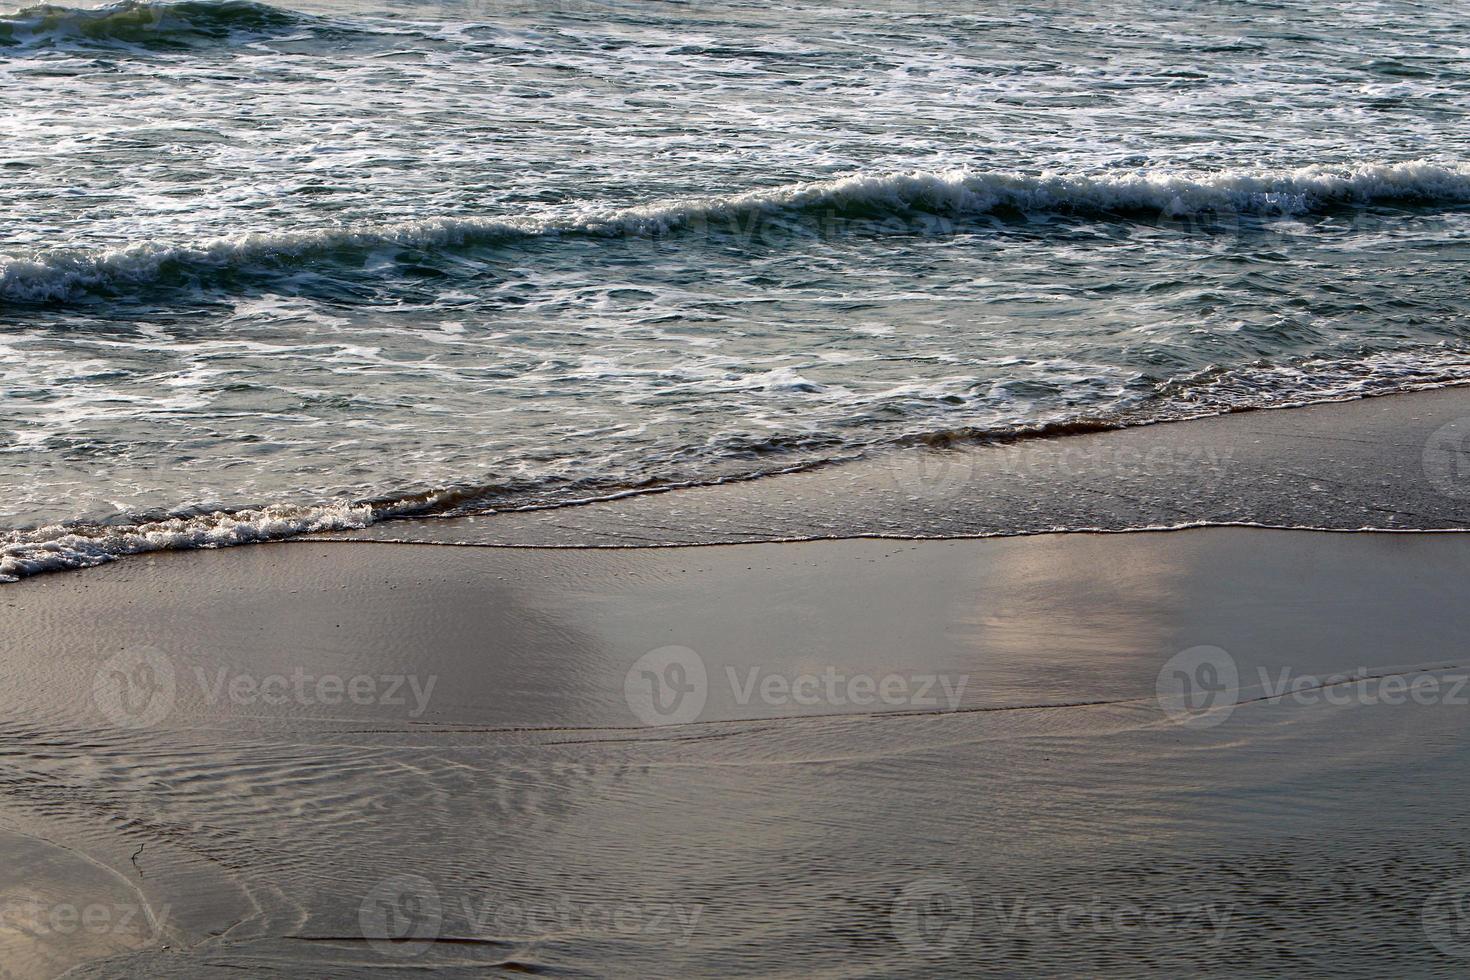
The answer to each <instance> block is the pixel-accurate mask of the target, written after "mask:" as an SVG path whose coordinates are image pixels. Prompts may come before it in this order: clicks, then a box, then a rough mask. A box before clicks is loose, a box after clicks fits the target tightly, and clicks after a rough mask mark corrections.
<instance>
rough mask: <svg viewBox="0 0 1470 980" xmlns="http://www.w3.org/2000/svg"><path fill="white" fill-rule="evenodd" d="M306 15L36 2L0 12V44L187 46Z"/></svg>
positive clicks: (142, 3) (222, 3) (143, 0)
mask: <svg viewBox="0 0 1470 980" xmlns="http://www.w3.org/2000/svg"><path fill="white" fill-rule="evenodd" d="M309 19H311V18H308V17H306V16H305V15H302V14H297V13H293V12H291V11H288V10H280V9H278V8H276V7H272V6H269V5H268V4H263V3H254V2H252V0H180V2H176V3H159V2H150V0H124V2H122V3H114V4H109V5H108V6H105V7H95V8H86V7H58V6H53V5H51V4H38V5H36V6H33V7H26V8H24V9H23V10H19V11H16V12H15V13H9V14H0V47H16V46H24V47H45V46H54V45H57V44H63V43H66V42H68V41H78V42H121V43H124V44H141V45H145V46H151V47H188V46H190V45H191V44H194V43H198V42H200V41H217V40H223V39H226V38H228V37H230V36H231V35H234V34H237V33H261V32H268V31H279V30H283V29H286V28H290V27H293V26H296V25H298V24H300V23H303V22H304V21H306V20H309Z"/></svg>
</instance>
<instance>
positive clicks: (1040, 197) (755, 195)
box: [0, 4, 1470, 303]
mask: <svg viewBox="0 0 1470 980" xmlns="http://www.w3.org/2000/svg"><path fill="white" fill-rule="evenodd" d="M173 6H175V7H183V6H189V5H188V4H175V5H173ZM206 6H219V5H217V4H216V5H206ZM268 9H269V8H268ZM1388 203H1399V204H1416V205H1427V206H1449V205H1460V204H1466V203H1470V164H1465V163H1455V164H1438V163H1430V162H1425V161H1412V162H1406V163H1396V164H1365V165H1360V166H1357V167H1350V168H1334V167H1304V168H1301V169H1297V170H1284V171H1259V170H1234V171H1222V172H1219V173H1215V174H1206V175H1190V174H1172V173H1160V172H1150V171H1134V172H1128V173H1108V174H1094V175H1089V174H1062V173H1055V172H1050V171H1048V172H1043V173H1041V174H1035V175H1032V174H1023V173H1016V172H1007V171H975V170H964V169H959V170H946V171H934V172H929V171H915V172H912V173H901V174H873V175H864V174H859V175H856V176H852V177H844V178H841V179H837V180H824V181H809V182H803V183H796V184H787V185H783V186H779V187H772V188H763V189H759V190H753V191H746V192H744V193H740V194H732V195H709V196H701V197H688V198H678V199H674V200H670V201H663V202H657V203H653V204H647V205H642V206H637V207H630V208H612V207H607V206H580V207H573V208H568V209H566V210H564V211H562V212H559V213H551V214H544V215H538V216H535V217H525V216H520V217H517V216H509V217H504V218H488V217H462V218H455V217H444V218H435V219H430V220H423V221H412V222H403V223H398V224H385V225H369V226H363V227H360V228H354V227H351V226H345V227H335V228H326V229H318V230H308V231H280V232H262V233H256V234H246V235H238V236H225V237H219V238H212V239H208V240H204V241H199V242H193V243H185V244H165V243H158V242H144V243H139V244H136V245H130V246H126V247H122V248H115V249H107V250H97V251H87V250H54V251H42V252H38V253H35V254H32V255H4V254H0V299H5V300H9V301H12V302H31V303H35V302H56V301H62V300H66V299H70V298H74V297H76V296H78V295H80V294H84V293H87V292H95V291H101V292H115V291H118V290H123V289H127V288H130V287H134V286H140V285H147V284H150V283H157V282H160V281H166V280H181V281H187V282H193V283H200V282H204V283H209V282H214V283H219V282H220V281H221V280H224V279H227V278H228V277H229V275H231V274H232V273H235V272H243V271H248V270H251V269H257V270H267V271H268V270H269V269H270V268H272V267H281V266H288V267H294V266H297V265H299V264H301V263H304V262H310V261H313V260H327V261H332V260H333V259H336V260H340V261H347V260H350V259H352V258H353V257H360V256H361V255H362V254H363V253H365V252H367V251H371V250H374V249H380V248H385V247H388V248H391V247H403V248H448V247H458V246H465V245H483V244H488V243H493V242H495V241H502V240H504V241H511V240H517V239H526V238H537V237H541V238H554V237H583V238H595V237H651V236H657V235H664V234H673V233H690V232H699V231H704V232H708V233H721V234H723V233H736V234H739V233H742V232H744V233H749V232H750V230H751V229H752V228H753V227H755V222H756V220H757V219H759V218H760V217H762V216H767V215H786V216H793V217H796V216H801V215H807V216H813V215H815V216H819V217H831V218H836V219H865V218H884V217H901V216H905V215H910V216H911V215H915V214H925V215H933V216H941V217H953V218H962V217H972V216H979V215H984V214H992V213H997V212H1006V211H1010V212H1018V213H1023V214H1040V213H1053V214H1076V215H1090V216H1098V217H1104V218H1108V217H1114V218H1123V219H1127V218H1136V217H1139V216H1155V217H1164V218H1176V219H1177V218H1182V217H1189V216H1206V215H1213V216H1217V217H1218V216H1227V217H1228V216H1231V215H1259V216H1274V215H1303V214H1309V213H1312V212H1317V211H1322V210H1325V209H1328V208H1332V207H1342V206H1360V205H1369V204H1388Z"/></svg>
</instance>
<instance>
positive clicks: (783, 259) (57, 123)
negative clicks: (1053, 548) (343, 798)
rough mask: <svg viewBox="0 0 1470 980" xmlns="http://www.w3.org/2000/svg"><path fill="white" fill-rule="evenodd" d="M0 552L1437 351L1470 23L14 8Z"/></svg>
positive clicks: (800, 452) (407, 8)
mask: <svg viewBox="0 0 1470 980" xmlns="http://www.w3.org/2000/svg"><path fill="white" fill-rule="evenodd" d="M4 11H5V12H3V13H0V85H3V91H4V101H5V112H4V113H3V114H0V130H3V136H4V138H3V142H0V147H3V159H0V379H3V386H0V396H3V397H0V412H3V414H0V420H3V425H0V488H3V490H4V493H3V494H0V578H6V579H10V578H17V577H22V576H25V575H28V574H32V573H35V572H38V571H44V570H52V569H61V568H68V567H78V566H83V565H88V564H95V563H97V562H100V561H105V560H108V559H109V558H112V557H116V556H118V555H121V554H127V553H131V552H137V551H143V550H151V549H156V548H167V547H194V546H200V545H217V544H231V543H239V542H244V541H251V540H261V539H268V538H276V537H283V536H289V535H292V534H297V533H301V532H303V531H310V530H321V529H329V528H342V527H360V526H364V525H367V524H370V523H374V522H381V521H384V520H390V519H392V518H394V517H395V516H402V515H410V514H420V515H421V514H451V513H452V514H461V513H477V512H484V513H489V512H494V511H497V510H504V509H507V508H516V507H526V506H545V505H556V504H558V503H565V502H568V501H575V500H579V499H586V498H588V497H592V496H599V495H605V494H609V493H618V492H626V491H628V490H630V489H632V490H636V489H638V488H642V487H649V486H663V485H667V484H669V483H681V482H695V483H698V482H708V481H713V480H723V479H732V478H741V477H748V476H753V475H758V474H762V473H768V472H773V471H780V470H786V469H791V468H796V467H803V466H809V465H813V464H816V463H820V462H823V461H827V460H834V459H848V458H854V457H859V456H863V455H865V454H872V453H875V452H880V451H887V450H889V449H892V448H894V447H901V446H905V445H912V444H915V443H923V442H925V441H932V440H933V439H935V438H943V437H945V436H947V435H949V434H954V433H961V434H964V435H966V436H967V437H975V438H984V437H985V436H987V435H992V434H995V435H999V434H1006V433H1013V432H1016V431H1018V430H1021V431H1025V430H1029V429H1031V428H1034V427H1037V426H1044V425H1048V424H1052V423H1064V422H1069V421H1075V420H1089V421H1099V422H1102V423H1104V424H1112V425H1127V424H1131V423H1135V422H1139V421H1149V420H1156V419H1160V418H1170V417H1186V416H1194V415H1200V414H1210V413H1215V412H1220V411H1225V410H1229V409H1232V408H1236V407H1241V406H1271V405H1281V404H1289V403H1295V402H1301V401H1312V400H1320V399H1331V398H1342V397H1351V396H1354V395H1360V394H1375V393H1382V392H1388V391H1394V390H1403V389H1410V388H1416V387H1425V386H1433V385H1439V384H1445V383H1452V382H1456V381H1464V380H1470V344H1467V341H1466V325H1465V324H1466V314H1467V313H1470V296H1467V291H1466V289H1465V287H1464V281H1463V269H1464V268H1465V265H1464V263H1465V261H1466V259H1467V258H1470V128H1467V127H1466V125H1465V121H1466V118H1465V117H1466V115H1467V110H1470V61H1467V55H1470V40H1467V38H1470V8H1465V7H1463V6H1461V5H1454V4H1436V5H1421V4H1417V3H1411V2H1404V0H1344V2H1339V3H1334V4H1331V5H1323V4H1311V3H1306V2H1299V0H1292V2H1249V0H1231V2H1208V0H1194V2H1176V3H1169V4H1165V5H1160V4H1157V3H1143V2H1140V0H1124V2H1121V3H1107V4H1104V3H1100V2H1093V0H1068V2H1040V3H1034V4H1022V5H1019V6H994V5H982V4H973V3H954V4H943V5H922V4H916V3H910V2H907V0H852V2H843V3H839V4H826V3H816V2H812V3H780V4H771V3H743V2H719V3H706V2H698V0H695V2H655V0H627V2H606V3H601V2H592V0H551V2H531V0H515V2H453V3H427V2H414V3H407V2H363V3H344V2H325V3H299V4H297V5H295V6H292V7H289V8H288V7H286V6H269V5H265V4H262V3H254V2H249V0H186V2H177V3H146V2H137V0H129V2H124V3H119V4H113V5H110V6H104V7H98V8H95V9H93V8H87V9H82V8H70V7H56V6H39V7H26V8H24V9H17V8H14V7H10V8H4Z"/></svg>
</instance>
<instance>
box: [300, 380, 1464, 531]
mask: <svg viewBox="0 0 1470 980" xmlns="http://www.w3.org/2000/svg"><path fill="white" fill-rule="evenodd" d="M1467 438H1470V387H1454V388H1443V389H1439V390H1435V391H1424V392H1417V393H1414V394H1407V395H1390V396H1385V397H1378V398H1366V399H1362V400H1359V401H1350V402H1341V403H1331V404H1322V405H1309V406H1306V407H1303V408H1289V409H1276V410H1269V411H1252V412H1240V413H1237V414H1233V415H1222V416H1216V417H1213V418H1205V419H1197V420H1194V421H1190V422H1176V423H1163V424H1157V425H1148V426H1137V427H1134V428H1128V429H1116V430H1111V431H1102V432H1089V433H1081V434H1072V435H1064V436H1056V437H1048V438H1029V439H1021V440H1019V441H1015V442H1009V443H1002V444H989V445H985V444H976V443H966V442H964V441H957V442H954V443H952V444H951V445H949V446H946V447H940V448H923V447H909V448H907V449H904V450H901V451H897V452H892V453H887V454H878V455H875V456H873V457H871V458H868V459H864V460H860V461H857V462H853V463H847V464H842V465H835V466H825V467H821V468H818V469H814V470H809V471H806V472H800V473H787V474H782V475H777V476H770V477H765V478H762V479H759V480H755V481H749V482H740V483H726V484H722V485H715V486H704V487H690V488H684V489H679V490H678V491H676V492H672V493H643V494H637V495H631V496H630V495H623V496H619V497H617V498H616V499H611V500H604V501H598V502H592V503H587V504H583V505H579V506H572V507H559V508H554V509H547V510H530V511H518V512H517V511H510V512H505V513H499V514H494V515H492V516H489V517H461V518H429V519H419V520H396V521H386V522H384V523H381V524H378V525H375V526H373V527H369V528H367V529H365V530H361V531H344V532H335V533H333V534H329V535H324V536H323V537H332V538H337V539H355V540H399V541H438V542H457V541H458V542H468V543H474V544H501V545H515V546H532V547H538V546H593V547H619V546H647V545H650V544H664V543H677V544H712V543H717V542H741V541H744V542H751V541H770V540H783V539H808V538H842V537H852V536H853V535H858V534H867V535H889V536H899V537H914V536H917V537H952V536H966V535H997V534H1017V533H1038V532H1048V531H1063V530H1088V529H1102V530H1128V529H1134V528H1141V527H1180V526H1187V525H1194V524H1261V525H1267V526H1272V527H1315V528H1332V529H1335V530H1359V529H1362V528H1377V529H1386V530H1405V529H1448V528H1465V527H1470V444H1467V442H1466V440H1467ZM778 465H779V460H773V461H772V463H771V466H772V467H775V466H778Z"/></svg>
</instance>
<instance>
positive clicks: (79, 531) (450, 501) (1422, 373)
mask: <svg viewBox="0 0 1470 980" xmlns="http://www.w3.org/2000/svg"><path fill="white" fill-rule="evenodd" d="M1466 384H1470V353H1466V352H1462V351H1455V350H1448V349H1446V350H1443V351H1440V352H1439V353H1438V354H1437V355H1435V354H1431V353H1428V352H1420V353H1419V354H1417V355H1414V354H1406V353H1383V354H1378V355H1372V356H1368V357H1365V358H1362V359H1360V360H1356V361H1325V360H1312V361H1307V362H1303V363H1301V364H1297V365H1278V366H1271V365H1252V366H1248V367H1245V368H1240V369H1236V370H1232V371H1211V372H1203V373H1201V374H1200V375H1197V376H1195V377H1193V378H1190V379H1181V380H1178V381H1171V382H1169V383H1167V384H1166V385H1164V386H1163V387H1162V388H1161V389H1160V392H1159V396H1160V399H1159V401H1158V402H1157V403H1155V404H1154V405H1152V406H1151V407H1148V408H1144V409H1141V410H1138V411H1135V412H1132V413H1129V414H1127V415H1093V416H1075V417H1072V418H1066V419H1058V420H1052V421H1047V422H1038V423H1035V424H1024V425H998V426H992V427H976V426H960V427H954V428H947V429H933V430H928V431H925V432H913V433H909V434H907V435H901V436H897V437H893V438H888V439H881V438H880V439H875V440H874V441H872V442H870V443H866V444H846V445H842V444H839V445H836V446H829V447H828V451H826V452H823V453H822V454H821V455H819V456H815V457H804V458H798V459H794V460H791V461H789V462H787V463H785V464H778V465H775V466H769V465H768V466H766V467H763V468H761V469H751V470H747V471H744V472H735V473H732V474H728V475H724V476H720V477H715V478H700V477H698V476H697V475H696V476H691V477H679V478H657V477H652V478H638V479H627V478H618V477H616V476H611V475H610V476H609V477H607V478H606V479H602V480H597V479H593V480H586V481H582V482H580V483H578V484H577V485H575V486H568V485H566V484H565V483H561V482H558V483H557V484H556V485H554V486H540V487H538V486H537V485H535V484H534V483H524V484H520V485H516V486H508V485H494V486H490V485H483V486H482V485H463V486H454V487H441V488H436V489H432V490H428V491H421V492H416V493H402V494H397V495H394V494H386V495H383V496H380V497H378V498H375V499H372V500H354V501H346V500H339V501H333V502H326V503H320V504H272V505H269V506H264V507H252V508H242V509H239V510H230V511H214V512H210V513H193V514H188V515H183V516H170V517H163V518H158V519H153V520H141V521H138V522H137V523H131V524H117V525H111V524H82V523H72V524H67V523H63V524H52V525H47V526H44V527H39V528H34V529H29V530H13V531H3V530H0V582H14V581H17V580H19V579H22V578H27V577H29V576H32V575H38V574H41V573H43V572H55V571H66V570H71V569H78V568H90V567H93V566H96V565H101V564H104V563H107V562H110V561H114V560H116V559H118V558H122V557H126V556H128V555H136V554H142V553H145V552H154V551H183V550H194V549H201V548H225V547H231V546H234V545H242V544H254V543H259V542H265V541H279V540H285V539H288V538H294V537H300V536H302V535H309V534H315V533H320V532H326V531H350V530H361V529H364V528H367V527H370V526H372V525H374V524H378V523H381V522H383V521H391V520H394V519H396V518H406V517H433V516H461V515H467V514H494V513H497V512H507V511H525V510H541V509H552V508H563V507H575V506H580V505H584V504H590V503H598V502H604V501H610V500H616V499H619V498H623V497H631V496H640V495H644V494H650V493H670V492H678V491H680V490H684V489H688V488H692V487H699V486H711V485H715V484H724V483H734V482H745V481H750V480H759V479H762V478H765V477H769V476H776V475H780V474H784V473H791V472H795V471H797V470H803V469H811V468H814V467H816V466H821V465H825V464H831V463H841V462H844V461H847V460H854V459H857V458H860V457H861V456H863V455H864V454H865V453H866V452H869V451H872V450H874V449H882V448H885V447H886V448H896V447H903V446H907V447H915V446H930V447H936V446H943V447H949V446H954V445H957V444H961V443H971V444H974V443H1007V442H1014V441H1017V440H1024V439H1034V438H1064V437H1067V436H1074V435H1082V434H1086V433H1093V432H1103V431H1108V430H1113V429H1123V428H1130V427H1133V426H1140V425H1152V424H1157V423H1162V422H1175V421H1186V420H1189V419H1198V418H1204V417H1209V416H1212V415H1220V414H1225V413H1230V412H1239V411H1249V410H1253V409H1261V408H1287V407H1294V406H1300V405H1307V404H1314V403H1322V402H1332V401H1346V400H1350V399H1356V398H1364V397H1373V396H1378V395H1385V394H1393V393H1397V392H1409V391H1422V390H1428V389H1434V388H1442V387H1446V386H1450V385H1466ZM1072 529H1074V530H1084V529H1093V528H1082V527H1077V528H1072ZM1052 530H1068V528H1065V527H1060V526H1059V527H1055V528H1052ZM1094 530H1095V529H1094ZM1115 530H1126V528H1115ZM1401 530H1403V529H1402V528H1401ZM1001 533H1002V534H1003V533H1006V532H1001ZM1010 533H1028V532H1023V531H1019V530H1017V531H1015V532H1010ZM739 540H740V541H743V542H744V543H750V542H749V538H748V537H742V538H740V539H739ZM654 543H657V542H654ZM708 543H721V542H718V541H714V542H708Z"/></svg>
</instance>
